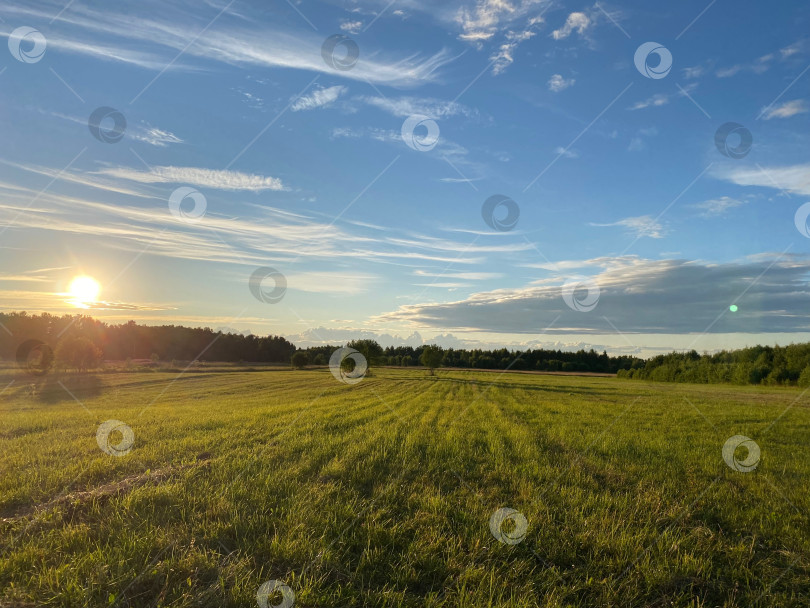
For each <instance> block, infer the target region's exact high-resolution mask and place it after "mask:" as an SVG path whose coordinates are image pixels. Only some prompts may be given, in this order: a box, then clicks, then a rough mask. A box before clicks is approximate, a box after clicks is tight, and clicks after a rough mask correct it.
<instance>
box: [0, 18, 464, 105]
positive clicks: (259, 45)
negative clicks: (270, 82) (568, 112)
mask: <svg viewBox="0 0 810 608" xmlns="http://www.w3.org/2000/svg"><path fill="white" fill-rule="evenodd" d="M0 7H2V11H3V14H4V15H11V16H14V17H18V18H28V19H37V20H44V21H48V20H50V19H51V18H52V17H53V10H52V9H53V8H54V7H51V9H46V8H42V7H34V6H29V5H21V4H0ZM155 8H156V10H155V11H153V12H152V13H151V16H150V17H140V16H138V15H137V14H133V13H132V12H131V11H123V10H121V11H117V10H115V9H114V8H112V9H111V8H110V7H108V6H106V5H105V6H104V7H103V8H99V7H97V6H82V5H79V4H74V5H72V6H71V10H70V11H64V12H63V13H62V14H61V15H60V32H61V31H64V32H65V34H64V38H62V37H60V33H56V34H55V35H53V36H52V38H49V41H48V43H49V46H51V47H52V48H53V49H55V50H57V51H63V52H69V53H74V54H82V55H87V56H91V57H94V58H96V59H101V58H103V59H106V60H110V59H111V60H114V61H123V62H125V63H132V64H135V65H140V66H141V67H149V68H152V69H155V70H163V69H167V68H168V67H173V68H176V69H183V68H184V64H183V63H181V62H179V61H175V62H173V60H174V59H175V57H176V56H177V54H178V53H180V52H182V53H183V55H182V59H183V61H184V62H185V64H189V63H191V62H193V61H194V60H198V61H197V63H195V64H193V65H192V66H191V68H190V69H203V68H204V64H201V63H200V62H204V61H209V62H216V63H224V64H230V65H251V66H260V67H277V68H290V69H299V70H307V71H312V72H318V73H324V74H329V75H331V76H340V77H343V78H349V79H352V80H358V81H363V82H373V83H376V84H387V85H392V86H404V87H413V86H418V85H420V84H424V83H429V82H434V81H436V80H438V79H439V73H438V70H439V69H440V68H441V67H442V66H444V65H446V64H447V63H449V62H450V61H452V60H453V57H452V56H451V55H450V53H449V51H448V50H447V49H444V48H443V49H440V50H438V51H436V52H434V53H433V54H430V55H419V54H415V53H407V54H404V56H399V57H393V56H391V55H388V54H384V53H382V52H374V51H373V50H372V49H367V50H366V53H364V55H365V56H364V59H363V61H360V62H358V64H357V65H356V66H355V67H354V69H352V70H347V71H336V70H334V69H333V68H332V67H330V66H329V65H327V63H326V62H325V61H324V59H323V57H322V56H321V45H322V44H323V38H322V37H321V36H320V35H319V34H316V33H314V32H311V31H309V30H300V31H293V30H290V29H289V28H288V29H274V30H271V29H269V28H268V27H267V26H266V25H265V26H262V27H260V26H258V25H256V23H254V22H253V21H252V20H251V19H250V18H249V16H248V18H241V19H235V18H234V17H235V16H234V15H231V11H230V10H229V11H226V12H225V13H224V14H222V15H221V16H220V17H219V18H218V20H217V23H216V27H210V28H209V29H207V31H206V32H205V35H204V36H200V32H201V31H202V30H203V29H204V28H206V26H208V25H210V23H211V20H212V19H213V18H214V17H216V16H217V13H219V12H220V10H221V9H217V8H215V7H211V8H210V10H208V11H206V10H200V11H199V12H198V13H195V14H189V13H187V12H185V11H183V10H182V9H181V8H179V7H165V6H163V5H157V4H156V5H155ZM158 8H160V9H161V10H157V9H158ZM164 8H165V9H166V10H163V9H164ZM55 10H56V12H58V11H59V8H56V9H55ZM142 14H145V13H142ZM243 17H244V16H243ZM246 24H247V25H246ZM68 39H69V40H70V41H71V42H66V41H67V40H68ZM189 41H194V44H192V45H189ZM147 45H148V48H153V49H154V51H153V55H150V56H149V59H148V60H144V59H143V58H142V57H140V55H142V54H143V51H142V49H143V47H144V46H147ZM153 56H154V57H157V58H162V60H161V59H152V57H153ZM147 82H148V80H147ZM145 84H146V82H144V85H145ZM136 90H137V89H136Z"/></svg>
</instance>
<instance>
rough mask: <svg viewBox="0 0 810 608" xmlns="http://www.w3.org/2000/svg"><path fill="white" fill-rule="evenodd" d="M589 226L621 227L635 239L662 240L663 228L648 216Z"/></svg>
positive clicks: (592, 223)
mask: <svg viewBox="0 0 810 608" xmlns="http://www.w3.org/2000/svg"><path fill="white" fill-rule="evenodd" d="M590 225H591V226H600V227H608V226H623V227H624V228H627V229H628V230H629V231H630V232H631V233H632V234H634V235H635V236H636V237H639V238H641V237H648V238H651V239H661V238H664V234H663V232H664V227H663V226H662V225H661V223H660V222H659V221H658V220H656V219H654V218H653V217H652V216H650V215H640V216H638V217H626V218H624V219H621V220H619V221H617V222H610V223H608V224H597V223H594V222H591V223H590Z"/></svg>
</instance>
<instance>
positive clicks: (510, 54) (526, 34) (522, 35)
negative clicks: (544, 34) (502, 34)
mask: <svg viewBox="0 0 810 608" xmlns="http://www.w3.org/2000/svg"><path fill="white" fill-rule="evenodd" d="M533 36H534V31H533V30H531V29H527V30H524V31H522V32H508V33H507V34H506V42H504V43H503V44H501V46H500V47H499V48H498V50H497V52H495V53H493V54H492V55H491V56H490V58H489V60H490V61H492V62H493V65H492V73H493V74H494V75H495V76H497V75H498V74H500V73H501V72H503V71H504V70H505V69H506V68H507V67H509V66H510V65H512V63H514V61H515V57H514V53H515V49H516V48H517V47H518V46H519V45H520V43H521V42H525V41H526V40H528V39H529V38H532V37H533Z"/></svg>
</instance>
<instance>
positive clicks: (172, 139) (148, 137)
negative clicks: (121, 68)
mask: <svg viewBox="0 0 810 608" xmlns="http://www.w3.org/2000/svg"><path fill="white" fill-rule="evenodd" d="M48 115H50V116H54V117H56V118H61V119H62V120H67V121H70V122H72V123H74V124H78V125H85V126H86V125H87V123H88V120H89V117H87V118H82V117H79V116H71V115H69V114H62V113H61V112H50V113H48ZM126 137H129V138H131V139H134V140H135V141H140V142H143V143H146V144H149V145H150V146H156V147H158V148H165V147H166V146H167V145H169V144H182V143H184V142H183V140H182V139H181V138H180V137H179V136H177V135H175V134H174V133H172V132H171V131H167V130H166V129H160V128H158V127H153V126H152V125H150V124H147V123H141V124H134V125H127V130H126Z"/></svg>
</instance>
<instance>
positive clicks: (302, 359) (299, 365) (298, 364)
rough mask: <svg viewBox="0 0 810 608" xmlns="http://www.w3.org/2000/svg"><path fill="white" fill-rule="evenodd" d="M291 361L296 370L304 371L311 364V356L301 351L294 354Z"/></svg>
mask: <svg viewBox="0 0 810 608" xmlns="http://www.w3.org/2000/svg"><path fill="white" fill-rule="evenodd" d="M291 361H292V366H293V367H294V368H295V369H304V368H305V367H306V366H307V364H308V363H309V355H307V354H306V353H305V352H304V351H302V350H299V351H298V352H297V353H295V354H293V356H292V360H291Z"/></svg>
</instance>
